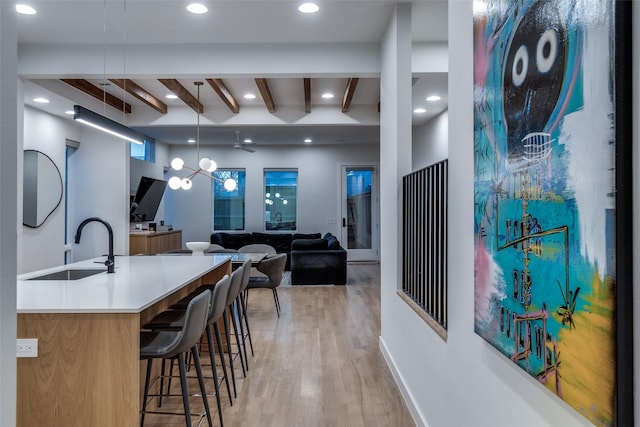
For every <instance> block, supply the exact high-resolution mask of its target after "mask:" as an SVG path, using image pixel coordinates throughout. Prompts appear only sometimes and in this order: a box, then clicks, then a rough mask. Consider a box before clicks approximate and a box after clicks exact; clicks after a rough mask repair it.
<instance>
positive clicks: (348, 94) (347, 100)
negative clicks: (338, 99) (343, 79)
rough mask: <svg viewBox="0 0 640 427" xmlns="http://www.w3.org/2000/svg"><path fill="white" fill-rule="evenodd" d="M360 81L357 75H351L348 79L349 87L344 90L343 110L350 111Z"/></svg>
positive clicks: (344, 111)
mask: <svg viewBox="0 0 640 427" xmlns="http://www.w3.org/2000/svg"><path fill="white" fill-rule="evenodd" d="M359 81H360V79H359V78H357V77H349V79H348V80H347V87H346V88H345V90H344V96H343V97H342V112H343V113H346V112H348V111H349V107H350V106H351V100H352V99H353V94H354V93H355V92H356V87H358V82H359Z"/></svg>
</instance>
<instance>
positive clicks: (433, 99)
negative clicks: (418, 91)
mask: <svg viewBox="0 0 640 427" xmlns="http://www.w3.org/2000/svg"><path fill="white" fill-rule="evenodd" d="M427 101H431V102H433V101H440V97H439V96H438V95H431V96H430V97H428V98H427Z"/></svg>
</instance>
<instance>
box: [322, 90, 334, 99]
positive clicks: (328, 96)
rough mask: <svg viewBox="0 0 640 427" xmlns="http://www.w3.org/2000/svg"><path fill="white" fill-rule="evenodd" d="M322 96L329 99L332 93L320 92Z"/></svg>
mask: <svg viewBox="0 0 640 427" xmlns="http://www.w3.org/2000/svg"><path fill="white" fill-rule="evenodd" d="M322 97H323V98H324V99H331V98H333V94H332V93H329V92H327V93H323V94H322Z"/></svg>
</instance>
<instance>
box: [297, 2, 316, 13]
mask: <svg viewBox="0 0 640 427" xmlns="http://www.w3.org/2000/svg"><path fill="white" fill-rule="evenodd" d="M298 10H299V11H300V12H302V13H316V12H317V11H319V10H320V8H319V7H318V5H317V4H315V3H303V4H301V5H300V6H298Z"/></svg>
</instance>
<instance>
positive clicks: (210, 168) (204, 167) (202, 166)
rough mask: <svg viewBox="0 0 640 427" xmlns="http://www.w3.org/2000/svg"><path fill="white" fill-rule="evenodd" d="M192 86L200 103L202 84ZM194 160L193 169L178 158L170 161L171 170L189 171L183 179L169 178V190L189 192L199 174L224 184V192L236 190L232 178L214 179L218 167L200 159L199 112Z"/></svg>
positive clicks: (235, 184) (213, 163)
mask: <svg viewBox="0 0 640 427" xmlns="http://www.w3.org/2000/svg"><path fill="white" fill-rule="evenodd" d="M193 84H195V85H196V87H197V88H198V102H200V86H202V82H199V81H197V82H194V83H193ZM196 159H197V161H198V165H197V167H195V168H192V167H189V166H187V165H185V163H184V160H183V159H181V158H180V157H176V158H174V159H173V160H171V169H173V170H176V171H179V170H182V169H187V170H188V171H190V173H189V174H188V175H187V176H186V177H184V178H180V177H178V176H172V177H171V178H169V188H171V189H172V190H178V189H183V190H189V189H190V188H191V187H192V185H193V182H192V179H193V178H194V177H195V176H196V175H198V174H201V175H204V176H207V177H209V178H211V179H213V180H216V181H220V182H222V183H223V184H224V188H225V190H227V191H233V190H235V189H236V187H237V183H236V181H235V180H234V179H233V178H228V179H226V180H222V179H219V178H216V177H215V176H214V175H213V172H215V170H216V169H217V168H218V165H217V163H216V162H215V161H214V160H212V159H209V158H208V157H202V158H201V157H200V111H199V110H198V112H197V122H196Z"/></svg>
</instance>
